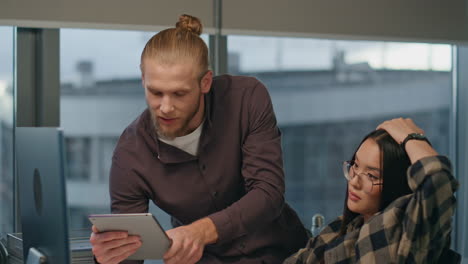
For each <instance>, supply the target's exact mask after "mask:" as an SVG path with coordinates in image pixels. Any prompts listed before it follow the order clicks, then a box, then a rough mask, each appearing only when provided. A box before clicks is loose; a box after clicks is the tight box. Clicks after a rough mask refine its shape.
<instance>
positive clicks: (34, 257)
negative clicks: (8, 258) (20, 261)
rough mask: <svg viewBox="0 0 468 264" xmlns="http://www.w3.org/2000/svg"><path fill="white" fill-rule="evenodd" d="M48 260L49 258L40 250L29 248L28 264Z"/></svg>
mask: <svg viewBox="0 0 468 264" xmlns="http://www.w3.org/2000/svg"><path fill="white" fill-rule="evenodd" d="M46 262H47V258H46V256H45V255H44V254H42V253H41V252H40V251H39V250H37V249H35V248H33V247H31V248H29V253H28V258H27V259H26V264H44V263H46Z"/></svg>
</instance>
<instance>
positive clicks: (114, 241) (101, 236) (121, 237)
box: [89, 225, 142, 264]
mask: <svg viewBox="0 0 468 264" xmlns="http://www.w3.org/2000/svg"><path fill="white" fill-rule="evenodd" d="M92 229H93V233H92V234H91V238H90V239H89V241H90V242H91V245H93V254H94V256H95V258H96V260H97V261H98V263H100V264H114V263H115V264H116V263H120V262H121V261H123V260H125V259H127V258H128V257H129V256H131V255H133V254H134V253H135V252H137V250H138V249H139V248H140V247H141V245H142V242H141V241H140V237H139V236H132V235H130V236H129V235H128V232H125V231H118V232H102V233H100V232H99V230H98V229H97V228H96V226H94V225H93V228H92Z"/></svg>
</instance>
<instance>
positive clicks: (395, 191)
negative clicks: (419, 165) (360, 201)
mask: <svg viewBox="0 0 468 264" xmlns="http://www.w3.org/2000/svg"><path fill="white" fill-rule="evenodd" d="M367 139H373V140H374V141H375V142H376V143H377V145H378V146H379V150H380V168H381V171H382V174H381V177H382V179H383V185H380V186H381V188H382V195H381V200H380V206H379V211H382V210H383V209H385V208H386V207H387V206H388V205H389V204H390V203H392V202H393V201H394V200H395V199H397V198H399V197H401V196H403V195H406V194H409V193H411V189H410V188H409V186H408V180H407V178H406V170H407V169H408V167H409V166H410V165H411V162H410V159H409V157H408V155H407V154H406V151H405V150H404V149H402V148H401V147H400V145H399V144H398V143H397V142H396V141H395V140H394V139H393V138H392V137H391V136H390V135H389V134H388V133H387V131H385V130H382V129H379V130H375V131H372V132H371V133H369V134H368V135H367V136H365V137H364V139H363V140H362V141H361V143H360V144H359V146H358V147H357V149H356V151H355V152H354V154H353V157H352V159H351V160H354V159H355V158H356V152H357V150H358V149H359V147H361V145H362V143H364V141H366V140H367ZM346 190H347V188H346ZM358 215H359V214H358V213H355V212H352V211H351V210H349V208H348V191H346V197H345V201H344V209H343V223H342V225H341V230H340V234H342V235H343V234H345V233H346V227H347V225H348V224H349V223H350V222H351V221H352V220H353V219H354V218H355V217H356V216H358Z"/></svg>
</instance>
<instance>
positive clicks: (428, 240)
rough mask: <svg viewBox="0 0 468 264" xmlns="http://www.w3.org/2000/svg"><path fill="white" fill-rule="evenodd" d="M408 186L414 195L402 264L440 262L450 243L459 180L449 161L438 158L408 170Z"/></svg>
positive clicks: (400, 250) (401, 248)
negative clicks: (438, 260)
mask: <svg viewBox="0 0 468 264" xmlns="http://www.w3.org/2000/svg"><path fill="white" fill-rule="evenodd" d="M408 185H409V186H410V188H411V190H413V191H414V194H413V197H412V199H410V201H409V202H408V205H407V207H406V210H405V218H404V219H403V227H404V233H403V236H402V238H401V240H400V242H399V246H398V250H397V255H398V257H399V259H398V262H404V261H405V259H408V258H409V259H411V260H412V261H413V262H415V263H423V262H425V263H428V262H431V260H432V261H434V260H437V259H438V258H439V256H440V254H441V253H442V250H443V249H444V248H445V247H447V245H449V244H450V233H451V231H452V225H451V223H452V216H453V214H454V210H455V205H456V199H455V196H454V193H455V191H456V190H457V189H458V181H457V180H456V179H455V178H454V177H453V175H452V168H451V164H450V161H449V159H448V158H446V157H443V156H435V157H427V158H423V159H421V160H419V161H418V162H416V163H414V164H413V165H412V166H411V167H410V168H408Z"/></svg>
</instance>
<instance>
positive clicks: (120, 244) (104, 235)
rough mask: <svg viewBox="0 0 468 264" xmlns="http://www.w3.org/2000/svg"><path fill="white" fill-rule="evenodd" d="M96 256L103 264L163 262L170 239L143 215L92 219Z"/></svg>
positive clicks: (95, 216) (114, 215) (110, 215)
mask: <svg viewBox="0 0 468 264" xmlns="http://www.w3.org/2000/svg"><path fill="white" fill-rule="evenodd" d="M88 218H89V220H90V221H91V223H93V227H92V229H93V233H92V234H91V238H90V242H91V244H92V246H93V254H94V256H95V257H96V260H97V261H98V262H99V263H101V264H113V263H119V262H121V261H123V260H125V259H131V260H144V259H162V258H163V255H164V253H166V252H167V250H168V249H169V247H170V246H171V239H169V237H168V236H167V234H166V232H165V231H164V230H163V229H162V228H161V226H160V225H159V223H158V222H157V220H156V218H154V217H153V215H151V214H149V213H143V214H100V215H90V216H89V217H88Z"/></svg>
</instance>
